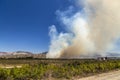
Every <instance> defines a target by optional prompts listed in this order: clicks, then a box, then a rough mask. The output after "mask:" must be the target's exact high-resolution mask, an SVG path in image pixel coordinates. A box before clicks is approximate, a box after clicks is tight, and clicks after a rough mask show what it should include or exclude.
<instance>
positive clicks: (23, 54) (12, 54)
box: [0, 51, 47, 58]
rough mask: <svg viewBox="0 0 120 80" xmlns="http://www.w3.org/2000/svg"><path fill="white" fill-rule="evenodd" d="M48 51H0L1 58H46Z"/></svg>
mask: <svg viewBox="0 0 120 80" xmlns="http://www.w3.org/2000/svg"><path fill="white" fill-rule="evenodd" d="M46 54H47V52H42V53H37V54H35V53H31V52H26V51H16V52H0V58H46Z"/></svg>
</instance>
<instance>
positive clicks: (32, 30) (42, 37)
mask: <svg viewBox="0 0 120 80" xmlns="http://www.w3.org/2000/svg"><path fill="white" fill-rule="evenodd" d="M69 4H70V3H69V1H68V0H0V51H8V52H9V51H10V52H12V51H18V50H22V51H31V52H41V51H47V50H48V48H49V44H50V38H49V36H48V32H49V29H48V28H49V26H51V25H52V24H55V25H56V26H57V29H58V30H59V31H60V30H62V28H61V27H60V25H59V23H58V20H57V18H56V14H55V12H56V10H58V9H59V10H64V7H66V6H68V5H69Z"/></svg>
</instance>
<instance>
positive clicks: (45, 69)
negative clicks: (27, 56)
mask: <svg viewBox="0 0 120 80" xmlns="http://www.w3.org/2000/svg"><path fill="white" fill-rule="evenodd" d="M115 69H120V60H106V61H99V60H94V61H93V60H91V61H89V60H85V61H79V60H73V61H72V60H71V61H68V62H67V63H63V62H61V63H49V62H45V61H44V62H40V63H37V64H35V63H30V64H26V65H24V66H23V67H22V68H12V69H5V68H1V69H0V80H48V79H51V80H56V79H61V80H62V79H70V80H71V79H76V78H80V77H84V76H89V75H92V74H97V73H101V72H106V71H110V70H115Z"/></svg>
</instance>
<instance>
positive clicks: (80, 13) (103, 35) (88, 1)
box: [47, 0, 120, 58]
mask: <svg viewBox="0 0 120 80" xmlns="http://www.w3.org/2000/svg"><path fill="white" fill-rule="evenodd" d="M76 6H77V8H78V9H77V12H73V11H74V9H75V7H72V6H70V7H69V9H68V10H67V11H59V10H58V11H57V13H58V14H59V17H60V20H61V22H62V23H63V24H64V25H65V29H66V33H58V32H57V30H56V27H55V26H54V25H53V26H51V27H50V33H49V34H50V36H51V45H50V49H49V53H48V54H47V57H48V58H63V57H64V58H71V57H79V56H94V55H105V54H102V53H104V52H106V51H108V50H109V49H112V48H113V47H114V42H115V41H116V40H117V39H118V38H119V37H120V10H119V9H120V0H114V1H113V0H77V1H76ZM81 7H82V9H81Z"/></svg>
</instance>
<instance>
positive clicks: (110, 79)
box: [78, 70, 120, 80]
mask: <svg viewBox="0 0 120 80" xmlns="http://www.w3.org/2000/svg"><path fill="white" fill-rule="evenodd" d="M78 80H120V70H117V71H111V72H109V73H103V74H98V75H95V76H91V77H86V78H81V79H78Z"/></svg>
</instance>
